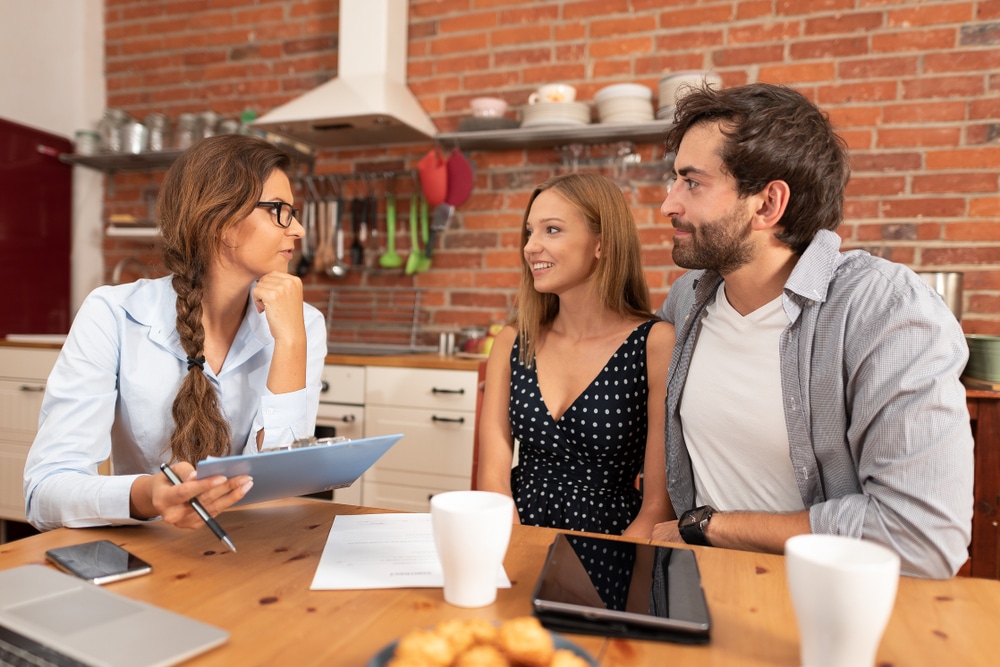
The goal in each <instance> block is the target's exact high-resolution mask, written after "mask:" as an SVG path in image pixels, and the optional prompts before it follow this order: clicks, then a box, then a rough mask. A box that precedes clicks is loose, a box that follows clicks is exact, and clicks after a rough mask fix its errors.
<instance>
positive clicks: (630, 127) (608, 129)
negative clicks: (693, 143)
mask: <svg viewBox="0 0 1000 667" xmlns="http://www.w3.org/2000/svg"><path fill="white" fill-rule="evenodd" d="M673 124H674V123H673V120H652V121H646V122H643V123H627V124H625V123H623V124H616V123H610V124H602V123H591V124H589V125H549V126H542V127H518V128H512V129H505V130H479V131H473V132H440V133H438V134H437V136H435V140H436V141H438V142H439V143H442V144H444V145H445V146H457V147H459V148H463V149H472V150H477V149H478V150H516V149H521V148H551V147H553V146H562V145H566V144H603V143H613V142H616V141H631V142H634V143H653V142H662V141H663V139H664V135H665V133H666V131H667V130H668V129H670V127H671V126H672V125H673Z"/></svg>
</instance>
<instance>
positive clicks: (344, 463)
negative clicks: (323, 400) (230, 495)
mask: <svg viewBox="0 0 1000 667" xmlns="http://www.w3.org/2000/svg"><path fill="white" fill-rule="evenodd" d="M402 437H403V434H402V433H396V434H394V435H380V436H376V437H373V438H361V439H359V440H347V441H344V442H335V443H331V444H322V445H314V446H312V447H302V448H299V449H287V450H281V451H276V452H264V453H262V454H248V455H246V456H226V457H221V458H220V457H209V458H207V459H205V460H204V461H200V462H199V463H198V466H197V468H198V477H199V478H205V477H211V476H213V475H223V476H225V477H235V476H237V475H250V476H251V477H253V487H252V488H251V489H250V491H248V492H247V494H246V495H245V496H243V498H242V499H241V500H240V501H239V502H237V503H236V505H249V504H251V503H261V502H264V501H266V500H277V499H279V498H290V497H292V496H302V495H306V494H309V493H318V492H320V491H327V490H330V489H339V488H343V487H345V486H350V485H351V484H353V483H354V482H355V481H357V479H358V478H359V477H361V475H362V474H363V473H364V472H365V471H366V470H368V468H370V467H371V466H372V464H374V463H375V462H376V461H377V460H378V459H379V458H380V457H381V456H382V455H383V454H385V453H386V452H387V451H389V448H390V447H392V446H393V445H395V444H396V443H397V442H399V440H400V438H402Z"/></svg>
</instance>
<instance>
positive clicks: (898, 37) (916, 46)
mask: <svg viewBox="0 0 1000 667" xmlns="http://www.w3.org/2000/svg"><path fill="white" fill-rule="evenodd" d="M954 44H955V31H954V30H917V31H912V32H891V33H885V34H876V35H872V52H873V53H904V52H906V51H936V50H941V49H948V48H951V47H952V46H953V45H954Z"/></svg>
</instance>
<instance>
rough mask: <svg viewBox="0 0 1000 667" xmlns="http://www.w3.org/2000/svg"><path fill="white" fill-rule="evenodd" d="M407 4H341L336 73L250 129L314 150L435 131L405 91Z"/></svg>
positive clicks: (405, 139)
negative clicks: (325, 81)
mask: <svg viewBox="0 0 1000 667" xmlns="http://www.w3.org/2000/svg"><path fill="white" fill-rule="evenodd" d="M408 2H409V0H340V34H339V42H340V47H339V49H340V50H339V54H338V61H339V64H338V75H337V78H335V79H333V80H332V81H328V82H327V83H324V84H323V85H321V86H319V87H317V88H314V89H313V90H311V91H309V92H308V93H306V94H304V95H302V96H300V97H297V98H295V99H294V100H292V101H291V102H288V103H287V104H283V105H282V106H280V107H278V108H276V109H273V110H271V111H270V112H268V113H266V114H264V115H263V116H261V117H260V118H258V119H257V120H256V121H254V123H253V124H254V126H256V127H259V128H261V129H264V130H267V131H270V132H274V133H275V134H280V135H283V136H286V137H288V138H290V139H294V140H295V141H300V142H303V143H306V144H309V145H310V146H315V147H319V148H323V147H335V146H364V145H370V144H397V143H411V142H417V141H427V140H429V139H432V138H433V137H434V135H435V134H437V128H436V127H435V126H434V123H433V122H431V119H430V118H429V117H428V116H427V113H426V112H425V111H424V109H423V107H421V106H420V102H418V101H417V98H416V97H415V96H414V95H413V93H411V92H410V89H409V88H408V87H407V86H406V53H407V28H408V25H409V23H408V15H409V7H408Z"/></svg>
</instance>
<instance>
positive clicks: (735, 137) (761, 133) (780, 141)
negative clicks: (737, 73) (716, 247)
mask: <svg viewBox="0 0 1000 667" xmlns="http://www.w3.org/2000/svg"><path fill="white" fill-rule="evenodd" d="M716 121H719V122H720V127H721V130H722V133H723V136H724V137H725V139H724V142H723V146H722V155H721V156H720V157H721V159H722V164H723V167H724V168H725V169H726V171H727V172H728V173H729V174H731V175H732V176H733V178H734V179H735V180H736V191H737V194H738V195H739V196H740V197H746V196H748V195H752V194H755V193H758V192H760V191H761V190H763V189H764V186H765V185H767V184H768V183H769V182H771V181H776V180H780V181H784V182H785V183H787V184H788V188H789V190H790V195H789V199H788V207H787V208H786V209H785V213H784V216H783V217H782V219H781V222H780V225H781V231H780V232H779V233H778V234H776V237H777V238H778V239H780V240H781V241H783V242H784V243H787V244H788V245H789V246H790V247H791V248H792V250H793V251H794V252H795V253H796V254H801V253H802V252H803V251H804V250H805V249H806V247H807V246H808V245H809V243H810V242H811V241H812V239H813V237H814V236H815V235H816V232H817V231H819V230H820V229H829V230H835V229H837V227H838V226H840V223H841V222H842V221H843V218H844V190H845V188H846V187H847V181H848V179H849V178H850V175H851V167H850V162H849V159H848V155H847V145H846V143H845V142H844V140H843V139H842V138H841V137H839V136H838V135H837V134H836V133H835V132H834V131H833V127H832V125H831V124H830V119H829V117H828V116H827V115H826V114H825V113H824V112H822V111H820V109H819V108H817V107H816V105H814V104H813V103H812V102H810V101H809V100H807V99H806V98H805V96H804V95H802V94H801V93H799V92H798V91H795V90H792V89H791V88H787V87H785V86H778V85H773V84H767V83H753V84H748V85H745V86H738V87H736V88H725V89H722V90H715V89H712V88H702V89H696V90H693V91H692V92H690V93H689V94H687V95H685V96H684V97H682V98H681V99H680V101H678V103H677V111H676V113H675V115H674V125H673V126H671V128H670V130H668V132H667V137H666V147H667V150H668V151H670V152H676V151H677V148H678V147H679V146H680V143H681V139H683V137H684V135H685V134H686V133H687V131H688V130H690V129H691V128H692V127H693V126H695V125H698V124H700V123H706V122H716Z"/></svg>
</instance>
